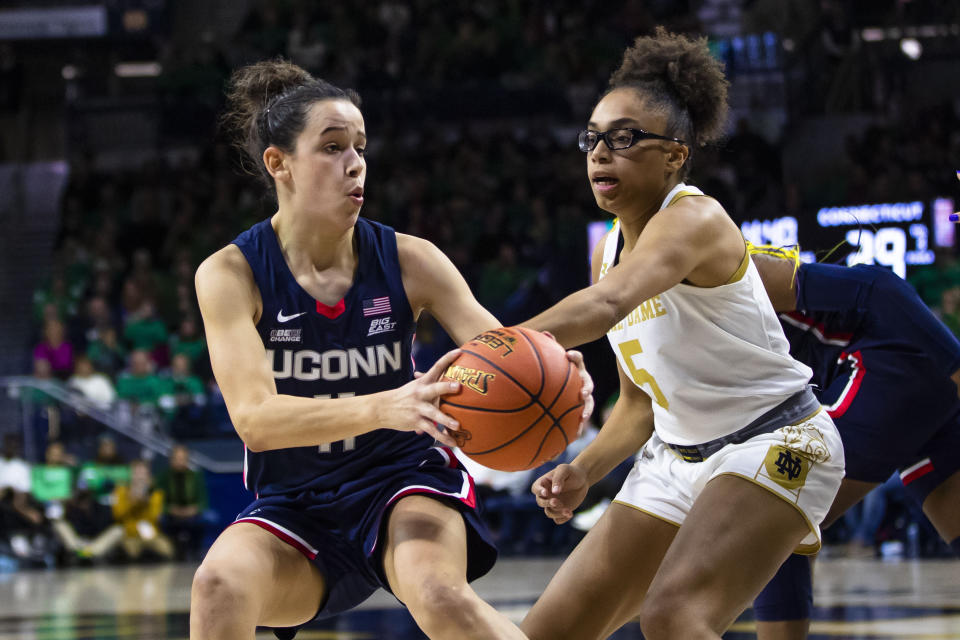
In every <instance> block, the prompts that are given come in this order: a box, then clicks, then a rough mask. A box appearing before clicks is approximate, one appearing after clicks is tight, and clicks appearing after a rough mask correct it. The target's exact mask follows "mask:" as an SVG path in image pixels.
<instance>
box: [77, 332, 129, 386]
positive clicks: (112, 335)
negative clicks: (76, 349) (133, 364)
mask: <svg viewBox="0 0 960 640" xmlns="http://www.w3.org/2000/svg"><path fill="white" fill-rule="evenodd" d="M87 356H88V357H89V358H90V362H92V363H93V367H94V369H96V370H98V371H102V372H103V373H104V374H106V375H108V376H110V377H115V376H117V375H118V374H119V373H120V372H121V371H122V370H123V369H124V368H125V367H126V366H127V351H126V349H124V347H123V345H121V344H120V340H119V339H118V338H117V330H116V329H115V328H113V327H112V326H109V327H103V328H102V330H101V331H100V332H99V335H98V336H97V338H96V339H95V340H94V341H93V342H91V343H90V345H89V346H88V347H87Z"/></svg>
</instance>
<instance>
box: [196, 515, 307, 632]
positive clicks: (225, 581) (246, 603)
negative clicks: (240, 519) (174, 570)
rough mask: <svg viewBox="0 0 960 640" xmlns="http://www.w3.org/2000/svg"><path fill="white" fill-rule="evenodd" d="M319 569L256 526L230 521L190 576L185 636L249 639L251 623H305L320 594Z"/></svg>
mask: <svg viewBox="0 0 960 640" xmlns="http://www.w3.org/2000/svg"><path fill="white" fill-rule="evenodd" d="M324 589H325V587H324V581H323V576H322V575H321V574H320V570H319V569H317V567H315V566H314V565H313V564H312V563H311V562H310V561H309V560H307V559H306V558H305V557H304V556H303V555H302V554H301V553H300V552H299V551H297V550H296V549H294V548H293V547H291V546H290V545H288V544H286V543H285V542H283V541H281V540H280V539H278V538H277V537H276V536H274V535H273V534H271V533H269V532H267V531H264V530H263V529H261V528H260V527H258V526H256V525H252V524H247V523H239V524H235V525H231V526H230V527H228V528H227V529H226V530H225V531H224V532H223V533H221V534H220V537H219V538H217V540H216V542H214V543H213V546H212V547H210V551H208V552H207V555H206V557H205V558H204V559H203V563H202V564H201V565H200V568H199V569H197V573H196V575H194V577H193V589H192V590H191V593H190V640H228V639H229V640H252V639H253V638H254V637H255V634H256V627H257V625H262V626H269V627H294V626H297V625H299V624H303V623H305V622H309V621H310V620H311V619H312V618H313V617H314V616H315V615H316V613H317V609H318V608H319V607H320V603H321V601H322V599H323V597H324Z"/></svg>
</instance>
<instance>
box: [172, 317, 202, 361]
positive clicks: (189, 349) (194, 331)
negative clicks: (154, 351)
mask: <svg viewBox="0 0 960 640" xmlns="http://www.w3.org/2000/svg"><path fill="white" fill-rule="evenodd" d="M178 354H183V355H185V356H187V358H189V360H190V370H191V371H194V372H197V371H199V370H200V368H199V367H202V366H203V363H204V361H205V360H206V356H207V340H206V338H204V337H203V335H201V334H200V331H199V329H198V327H197V320H196V318H194V317H193V316H185V317H184V318H183V319H182V320H181V321H180V328H179V329H178V330H177V332H176V333H175V334H173V335H172V336H170V357H171V358H172V359H173V358H176V356H177V355H178Z"/></svg>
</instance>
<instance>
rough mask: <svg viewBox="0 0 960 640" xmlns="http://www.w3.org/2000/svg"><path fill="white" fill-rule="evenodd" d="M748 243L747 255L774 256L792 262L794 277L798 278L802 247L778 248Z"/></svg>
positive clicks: (770, 245) (747, 241)
mask: <svg viewBox="0 0 960 640" xmlns="http://www.w3.org/2000/svg"><path fill="white" fill-rule="evenodd" d="M745 242H746V243H747V253H749V254H750V255H763V256H773V257H774V258H780V259H781V260H790V261H791V262H793V277H797V270H799V269H800V247H798V246H794V247H776V246H774V245H772V244H753V243H752V242H750V241H749V240H746V241H745Z"/></svg>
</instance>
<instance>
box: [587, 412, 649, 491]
mask: <svg viewBox="0 0 960 640" xmlns="http://www.w3.org/2000/svg"><path fill="white" fill-rule="evenodd" d="M617 413H618V412H617V409H616V408H614V412H613V413H611V415H610V419H609V420H607V422H606V424H604V425H603V428H602V429H601V430H600V433H599V434H597V437H596V438H595V439H594V441H593V442H591V443H590V444H589V445H588V446H587V447H586V448H585V449H584V450H583V451H582V452H581V453H580V455H578V456H577V457H576V458H574V460H573V462H572V463H571V464H573V465H575V466H577V467H579V468H580V469H582V470H583V472H584V473H585V474H586V476H587V482H588V484H590V485H594V484H596V483H597V482H599V481H600V480H601V479H602V478H603V477H604V476H606V475H607V474H608V473H610V472H611V471H613V469H614V468H615V467H616V466H617V465H618V464H620V463H621V462H623V461H624V460H626V459H627V458H629V457H630V456H632V455H634V454H635V453H636V452H637V451H639V450H640V448H641V447H642V446H643V445H644V444H645V443H646V441H647V440H649V439H650V435H651V434H652V433H653V422H652V420H651V421H646V420H640V421H639V424H638V421H637V419H636V417H634V418H629V417H628V416H627V411H625V410H621V411H620V412H619V413H620V415H619V416H618V415H616V414H617Z"/></svg>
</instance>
